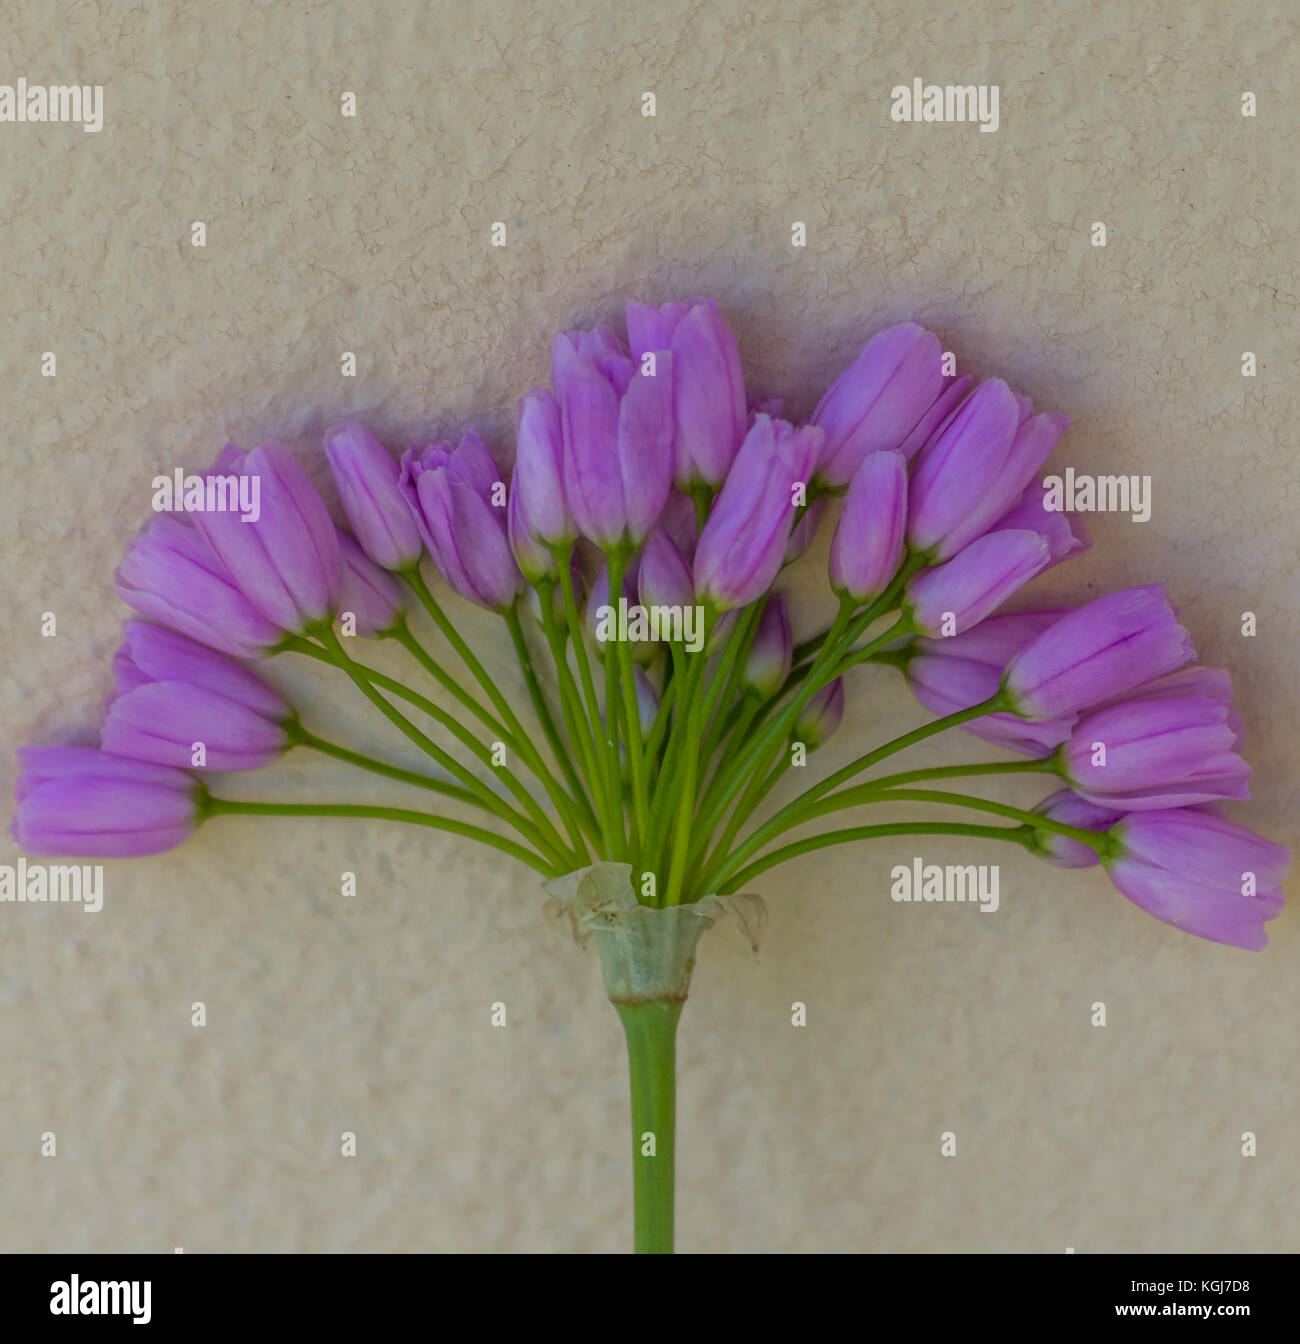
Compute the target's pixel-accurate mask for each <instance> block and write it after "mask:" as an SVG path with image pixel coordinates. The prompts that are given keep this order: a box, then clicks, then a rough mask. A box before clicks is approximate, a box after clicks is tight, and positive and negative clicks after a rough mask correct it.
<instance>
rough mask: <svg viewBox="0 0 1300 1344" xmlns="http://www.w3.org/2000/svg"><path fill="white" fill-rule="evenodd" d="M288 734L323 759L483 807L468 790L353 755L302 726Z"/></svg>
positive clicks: (352, 752) (366, 757)
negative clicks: (332, 758)
mask: <svg viewBox="0 0 1300 1344" xmlns="http://www.w3.org/2000/svg"><path fill="white" fill-rule="evenodd" d="M287 731H288V733H289V736H290V738H291V739H292V740H293V741H294V742H295V743H297V745H299V746H302V747H309V748H310V749H311V750H312V751H319V752H320V753H321V754H322V755H323V756H332V757H334V759H335V760H338V761H346V762H347V763H348V764H349V765H356V766H359V767H360V768H361V769H362V770H369V771H370V773H371V774H372V775H385V776H386V777H387V778H389V779H397V780H400V781H401V782H402V783H403V784H414V785H415V786H416V787H417V788H420V789H428V790H429V791H430V792H431V793H440V794H442V795H443V796H444V797H446V798H454V799H455V800H456V801H457V802H458V803H467V804H469V805H470V806H472V807H479V806H481V804H480V803H479V800H478V799H477V798H476V797H475V796H474V795H473V794H472V793H471V792H470V791H469V790H468V789H462V788H461V787H460V785H458V784H451V783H448V782H447V781H446V780H443V779H434V778H433V777H432V776H431V775H422V774H420V773H419V771H417V770H403V769H402V768H401V767H400V766H397V765H389V764H387V762H385V761H377V760H375V758H374V757H373V756H364V755H362V754H361V752H359V751H352V750H351V749H350V748H348V747H341V746H339V744H338V743H337V742H330V741H328V740H326V739H325V738H323V737H317V736H316V734H315V733H309V732H308V731H307V730H306V729H305V728H304V727H303V726H302V725H301V724H300V723H295V724H293V725H292V726H291V727H289V728H288V730H287Z"/></svg>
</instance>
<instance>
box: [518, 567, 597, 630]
mask: <svg viewBox="0 0 1300 1344" xmlns="http://www.w3.org/2000/svg"><path fill="white" fill-rule="evenodd" d="M569 579H570V581H571V582H572V583H573V600H574V602H575V604H576V605H577V608H578V610H579V611H581V610H582V609H583V601H584V594H585V592H586V583H587V580H586V577H585V575H584V574H583V572H582V566H581V564H580V563H579V561H578V553H577V551H576V550H575V551H574V552H573V554H572V555H571V556H570V557H569ZM524 597H525V600H526V601H527V603H528V610H529V611H530V612H532V614H533V620H535V621H536V622H537V624H538V625H544V624H545V622H544V621H543V620H542V594H541V590H540V589H539V588H534V587H532V586H531V585H530V586H529V588H528V590H527V592H526V593H525V594H524ZM551 612H552V614H553V615H554V616H555V623H556V625H557V626H558V627H559V629H560V632H561V633H563V632H564V631H565V629H566V624H565V615H564V590H563V589H562V588H561V587H560V583H559V579H558V576H557V578H556V581H555V587H554V588H553V589H552V591H551Z"/></svg>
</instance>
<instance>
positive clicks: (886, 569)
mask: <svg viewBox="0 0 1300 1344" xmlns="http://www.w3.org/2000/svg"><path fill="white" fill-rule="evenodd" d="M906 525H907V463H906V462H904V460H903V459H902V457H900V456H899V455H898V454H897V453H888V452H885V453H872V454H871V455H870V456H868V457H867V458H866V460H865V461H864V462H863V463H862V465H861V466H860V467H859V468H858V469H857V471H856V472H854V473H853V479H852V480H851V481H850V482H849V491H848V495H847V496H846V497H845V500H844V508H843V511H842V512H841V514H840V522H839V526H838V527H837V528H836V529H835V539H834V540H833V541H832V542H831V557H830V576H831V587H832V588H833V589H834V590H835V592H836V593H838V594H839V595H840V596H841V597H848V598H851V599H852V600H853V601H854V602H856V603H857V604H858V605H859V606H862V605H863V604H865V603H867V602H870V601H872V599H874V598H877V597H879V596H880V594H881V593H883V592H884V591H885V589H886V588H888V587H889V583H890V580H891V579H892V578H893V577H894V575H895V574H897V573H898V567H899V565H900V564H901V563H902V560H903V530H904V528H905V527H906Z"/></svg>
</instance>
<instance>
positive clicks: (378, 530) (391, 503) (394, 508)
mask: <svg viewBox="0 0 1300 1344" xmlns="http://www.w3.org/2000/svg"><path fill="white" fill-rule="evenodd" d="M325 453H326V456H328V458H329V461H330V467H331V468H332V470H333V472H334V481H335V484H336V485H337V486H338V489H339V500H340V502H341V503H342V505H343V512H344V513H345V514H347V518H348V522H349V524H350V525H351V527H352V531H353V532H354V533H355V534H356V538H357V541H358V542H360V544H361V549H362V550H364V551H365V553H366V554H367V555H368V556H369V557H370V558H371V560H373V561H374V562H375V564H377V565H379V566H381V567H382V568H383V569H392V570H402V569H410V568H412V567H413V566H415V565H418V564H419V563H420V557H421V556H422V555H423V554H424V544H423V542H422V541H421V540H420V529H419V528H418V527H417V526H416V524H415V519H414V518H412V517H411V511H410V509H409V508H408V507H407V504H406V498H405V496H404V495H403V494H402V491H401V489H400V488H399V487H398V484H397V481H398V477H399V476H400V474H401V470H400V468H399V467H398V465H397V460H396V458H394V457H393V456H392V454H391V453H389V452H388V450H387V449H386V448H385V447H384V445H383V444H382V443H380V442H379V440H378V439H377V438H375V436H374V435H373V434H372V433H371V432H370V431H369V430H368V429H367V428H366V427H365V426H364V425H359V424H355V423H345V424H341V425H335V426H333V427H332V428H331V429H327V430H326V431H325Z"/></svg>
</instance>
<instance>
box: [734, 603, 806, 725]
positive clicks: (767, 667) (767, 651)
mask: <svg viewBox="0 0 1300 1344" xmlns="http://www.w3.org/2000/svg"><path fill="white" fill-rule="evenodd" d="M793 663H794V635H793V634H792V633H791V630H790V612H789V609H788V608H787V607H786V603H785V598H784V597H782V596H781V594H780V593H774V594H773V595H772V596H771V597H770V598H768V600H767V604H766V605H765V606H764V608H763V614H762V615H761V616H760V617H759V618H758V629H757V630H756V631H755V632H754V642H753V643H752V644H751V645H750V646H749V657H748V658H747V659H746V660H745V671H744V673H743V675H742V677H741V685H742V686H743V687H744V689H745V691H746V693H747V694H749V695H756V696H758V697H759V699H760V700H770V699H771V698H772V697H773V696H774V695H775V694H776V693H777V692H778V691H779V690H780V689H781V687H782V686H784V685H785V679H786V678H787V677H788V676H789V675H790V668H791V666H792V664H793Z"/></svg>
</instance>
